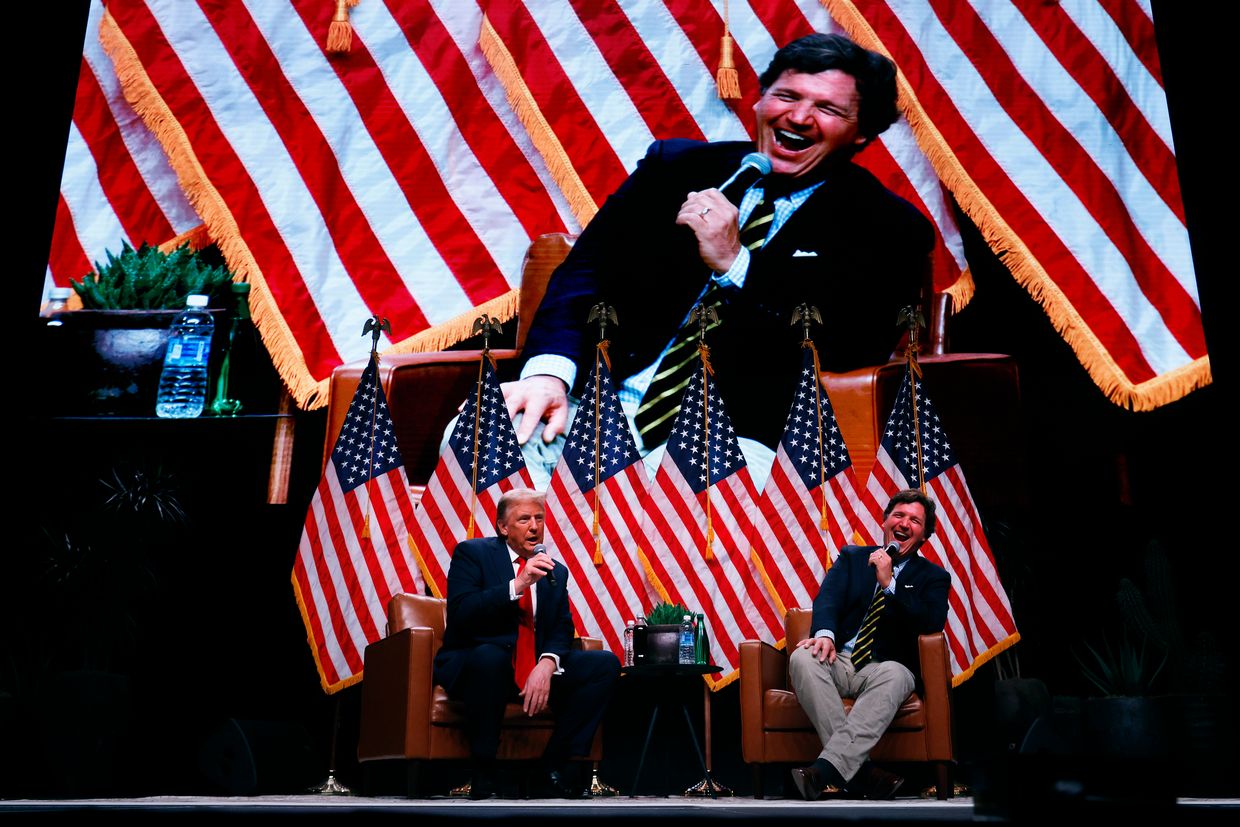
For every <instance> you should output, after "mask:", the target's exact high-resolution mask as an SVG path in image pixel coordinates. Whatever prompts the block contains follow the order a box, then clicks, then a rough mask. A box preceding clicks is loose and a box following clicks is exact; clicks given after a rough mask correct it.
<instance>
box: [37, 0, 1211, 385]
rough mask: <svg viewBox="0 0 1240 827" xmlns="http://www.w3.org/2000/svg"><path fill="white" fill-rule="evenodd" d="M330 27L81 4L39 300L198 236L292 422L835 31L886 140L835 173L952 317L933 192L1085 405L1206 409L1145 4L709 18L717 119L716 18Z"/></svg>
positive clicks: (719, 12)
mask: <svg viewBox="0 0 1240 827" xmlns="http://www.w3.org/2000/svg"><path fill="white" fill-rule="evenodd" d="M334 7H335V3H333V2H330V0H264V2H261V3H246V4H243V3H235V2H229V0H198V2H182V1H181V0H146V2H140V1H139V0H111V2H109V3H108V13H107V14H103V13H102V12H101V11H100V6H99V5H98V4H95V5H94V6H93V8H92V21H91V28H90V29H89V30H88V34H87V42H86V45H85V47H84V50H83V61H84V68H87V69H89V71H84V72H83V73H82V80H81V88H80V89H79V93H78V105H77V111H76V112H75V116H74V132H73V134H72V135H71V143H70V149H69V158H68V159H67V163H66V166H65V173H64V179H63V181H62V185H61V202H60V204H59V208H58V221H57V228H56V231H55V243H54V245H53V249H52V252H51V255H50V257H49V274H50V279H51V280H52V281H54V282H55V283H57V284H60V285H67V284H68V279H69V278H76V277H78V276H80V275H82V274H83V273H84V272H85V271H86V269H88V268H89V261H91V260H95V259H101V258H102V252H103V250H104V249H113V250H115V249H117V248H119V246H120V242H121V240H122V239H125V238H127V239H128V240H129V241H130V242H131V243H133V244H134V245H135V246H137V245H138V244H140V242H142V241H150V242H152V243H161V242H165V241H167V240H168V239H169V238H170V237H171V236H173V235H177V234H179V233H182V232H184V231H185V230H189V229H192V228H193V226H194V225H195V224H196V223H197V221H198V219H197V218H196V217H195V216H194V214H193V213H194V211H196V212H197V213H198V214H199V215H201V216H202V220H203V221H204V222H205V224H206V227H207V229H208V231H209V235H210V237H211V238H212V239H214V240H215V241H217V242H218V243H219V244H220V246H221V249H222V251H223V253H224V256H225V258H226V259H227V261H228V264H229V266H230V267H231V268H232V269H233V270H234V271H235V272H237V273H239V274H241V276H243V277H244V278H246V279H248V280H249V281H250V282H251V283H252V284H253V290H252V292H251V297H252V298H251V301H252V304H253V306H254V318H255V322H256V324H257V325H258V328H259V330H260V331H261V333H262V335H263V339H264V341H265V342H266V344H267V346H268V347H269V349H270V350H271V351H272V353H273V354H274V355H275V362H276V364H277V366H278V368H279V370H280V372H281V376H282V377H283V379H284V381H285V383H286V385H287V386H288V387H289V388H290V390H291V391H292V394H293V396H294V398H295V399H296V400H297V401H298V403H299V404H301V405H303V406H308V407H309V406H314V405H317V404H321V403H323V402H324V401H325V391H326V387H327V385H326V379H327V376H328V374H329V373H330V371H331V370H332V368H333V367H335V366H336V365H337V364H339V363H340V362H342V361H350V360H360V359H361V358H363V357H364V356H365V353H364V352H362V351H361V350H360V349H361V348H362V347H364V342H363V341H362V340H359V339H358V338H357V337H356V336H355V335H354V331H356V330H357V329H358V326H359V325H360V324H361V323H362V321H363V320H364V319H366V318H368V317H369V316H370V315H371V313H372V312H374V311H377V310H382V312H383V314H384V315H385V316H388V317H390V318H391V319H392V321H393V327H394V330H395V331H396V338H397V339H399V341H397V342H395V343H392V342H389V341H387V340H384V341H383V342H382V344H383V346H385V347H387V346H389V345H391V347H392V348H394V349H396V350H421V349H435V348H438V347H441V346H443V345H446V344H449V343H451V342H453V341H455V340H456V339H458V338H461V337H462V336H464V335H468V333H469V325H470V323H471V322H472V320H473V319H474V318H475V317H476V316H477V314H478V312H481V311H485V312H488V313H491V314H496V315H499V316H501V317H505V318H506V317H507V316H508V315H509V314H511V313H513V312H515V309H516V299H515V294H514V293H513V291H512V290H511V288H512V287H513V284H514V280H515V278H516V274H517V272H518V271H519V267H520V263H521V259H522V255H523V253H524V250H525V248H526V246H527V244H528V242H529V239H530V238H532V237H534V236H536V235H538V234H540V233H544V232H559V231H565V230H567V231H570V232H573V231H576V230H578V229H579V227H580V225H581V224H584V223H585V222H586V221H588V220H589V219H590V217H591V216H592V215H593V214H594V211H595V209H596V207H597V205H598V204H599V203H601V202H602V200H603V198H605V197H606V195H607V194H608V193H610V192H611V191H612V190H613V189H614V188H615V186H616V185H617V184H618V183H619V182H620V181H621V180H622V179H623V178H624V175H625V174H626V172H628V171H630V170H631V169H632V167H633V165H634V164H636V162H637V160H638V159H640V158H641V157H642V155H643V154H644V151H645V148H646V146H647V144H648V143H649V142H650V141H651V139H652V138H666V137H680V136H685V137H703V138H706V139H709V140H725V139H736V138H744V137H746V136H749V135H750V134H751V133H752V118H753V115H752V106H753V103H754V101H755V100H756V97H757V94H758V90H757V81H756V77H757V71H758V70H760V69H761V68H762V67H764V66H765V65H766V63H767V62H768V61H769V59H770V57H771V55H772V54H773V53H774V51H775V49H776V47H777V46H778V45H779V44H782V43H786V42H787V41H788V40H790V39H792V38H793V37H796V36H798V35H801V34H805V33H807V32H809V31H811V30H819V31H831V30H833V29H836V28H839V27H841V26H842V27H843V28H844V29H845V30H846V31H847V32H848V33H849V34H851V35H852V36H853V37H854V38H856V39H857V40H858V41H860V42H861V43H863V44H865V45H869V46H873V47H877V48H880V49H883V50H886V51H887V52H889V53H890V54H891V55H892V56H893V57H894V58H895V59H896V61H897V62H898V63H899V64H900V66H901V69H902V70H903V75H902V79H901V99H902V106H903V109H904V111H905V112H906V113H907V116H908V120H907V121H906V120H904V119H901V120H900V121H899V122H898V123H897V124H896V125H895V126H894V127H892V129H891V130H889V131H888V132H887V133H886V134H885V135H884V136H883V137H882V140H881V141H880V142H878V143H877V144H876V145H874V146H872V147H870V148H868V149H867V150H866V151H865V152H863V153H861V155H860V156H859V158H858V160H859V162H860V163H862V164H863V165H865V166H867V167H869V168H871V169H872V170H874V171H875V172H876V173H877V174H878V176H879V178H880V179H881V180H882V181H883V182H884V183H886V184H887V185H888V186H889V187H891V188H892V189H894V190H895V191H896V192H898V193H899V194H901V195H902V196H904V197H905V198H907V199H909V200H910V201H911V202H913V203H914V204H917V205H918V206H919V207H921V208H922V209H923V211H924V212H925V213H926V214H927V215H928V216H930V218H931V219H932V220H933V221H934V222H935V224H936V226H937V227H938V229H939V232H940V243H939V245H938V247H937V251H936V271H935V272H936V277H935V284H936V287H937V288H938V289H944V288H949V289H950V292H952V294H953V295H954V296H955V297H956V300H957V301H956V305H957V308H959V306H961V305H962V304H963V303H964V302H965V301H967V299H968V297H969V295H970V293H971V290H972V287H971V281H970V280H969V278H968V275H967V269H965V261H964V257H963V252H962V246H961V244H960V239H959V235H958V233H957V231H956V229H955V227H954V224H953V223H952V209H951V207H950V206H949V202H948V200H947V199H946V198H945V197H944V194H943V191H942V188H941V186H940V183H939V181H940V179H941V180H942V182H943V183H944V184H945V185H946V187H947V188H948V189H950V191H951V193H952V194H953V195H954V196H955V198H956V200H957V201H958V202H959V203H960V205H961V206H962V207H963V208H964V209H965V210H966V212H967V213H968V214H969V215H970V217H971V218H972V219H973V220H974V221H975V222H976V223H977V224H978V226H979V227H981V229H982V231H983V234H984V236H985V237H986V238H987V240H988V241H989V243H990V244H991V246H992V248H993V249H994V250H995V251H996V252H998V253H1000V254H1002V255H1003V256H1004V260H1005V262H1007V263H1008V264H1009V266H1010V267H1011V268H1012V271H1013V273H1014V275H1015V276H1016V278H1017V279H1018V280H1019V281H1020V283H1021V284H1023V285H1024V286H1025V287H1026V289H1028V291H1029V292H1030V294H1031V295H1033V296H1035V297H1036V298H1037V299H1038V300H1039V301H1040V302H1042V303H1043V305H1044V306H1045V307H1046V309H1047V312H1048V314H1049V315H1050V317H1051V319H1052V321H1053V322H1054V323H1055V324H1056V326H1057V327H1058V329H1059V330H1061V332H1062V334H1063V336H1064V338H1065V339H1066V340H1067V341H1068V342H1069V343H1070V344H1071V345H1072V346H1073V347H1074V348H1075V350H1076V352H1077V353H1078V355H1079V357H1080V360H1081V362H1082V363H1083V364H1084V365H1085V366H1086V367H1087V369H1088V370H1089V372H1090V374H1091V375H1092V376H1093V378H1094V379H1095V381H1097V383H1098V385H1099V387H1101V388H1102V389H1103V390H1104V392H1105V393H1106V394H1107V395H1108V396H1109V397H1110V398H1112V399H1114V400H1115V401H1117V402H1119V403H1121V404H1125V405H1131V406H1133V407H1135V408H1149V407H1153V406H1156V405H1159V404H1163V403H1164V402H1167V401H1171V400H1173V399H1176V398H1178V397H1179V396H1182V395H1183V394H1185V393H1187V392H1188V391H1189V390H1191V389H1193V388H1195V387H1198V386H1200V385H1202V384H1205V383H1208V382H1209V379H1210V371H1209V363H1208V360H1207V357H1206V353H1205V347H1204V337H1203V333H1202V330H1201V321H1200V310H1199V302H1198V298H1197V292H1196V285H1195V277H1194V274H1193V270H1192V264H1191V259H1190V258H1189V255H1188V245H1187V234H1186V232H1185V230H1184V219H1183V206H1182V203H1181V199H1180V194H1179V189H1178V182H1177V178H1176V171H1175V157H1174V150H1173V147H1172V142H1171V134H1170V127H1169V120H1168V117H1167V113H1166V100H1165V95H1164V93H1163V89H1162V80H1161V73H1160V69H1159V65H1158V56H1157V50H1156V47H1155V42H1154V30H1153V23H1152V20H1151V14H1150V10H1149V7H1148V3H1147V2H1146V0H1064V2H1059V3H1040V2H1036V0H1011V2H1006V1H1005V0H996V2H987V3H983V4H971V3H967V2H965V1H964V0H931V1H930V2H926V3H895V2H891V0H854V1H853V2H849V1H848V0H823V2H822V3H820V2H819V1H818V0H749V2H744V1H743V0H732V2H730V3H728V4H727V12H726V13H727V22H728V27H729V30H730V32H731V34H732V36H733V37H735V41H736V50H735V57H736V65H737V71H738V74H739V76H740V85H741V90H742V96H741V98H740V100H738V101H733V102H730V103H728V102H724V101H721V100H719V98H718V97H717V96H716V92H715V85H714V80H713V74H714V72H715V69H716V68H717V67H718V65H719V56H720V49H721V47H720V42H721V36H722V34H723V32H724V9H723V6H722V4H720V3H719V2H718V0H666V1H665V2H663V3H657V2H651V0H607V1H606V2H590V1H589V0H567V2H566V0H554V2H553V1H552V0H528V2H524V3H523V2H518V0H480V1H479V2H468V0H362V2H361V3H360V4H359V5H357V6H356V7H355V8H353V9H352V10H351V11H350V12H349V15H350V21H351V23H352V26H353V29H354V38H353V46H352V49H351V51H349V52H348V53H346V54H342V55H328V54H327V53H326V52H325V51H324V48H323V44H324V43H325V41H326V36H327V29H328V25H329V23H330V19H331V17H332V14H333V12H334ZM484 9H485V11H486V18H485V23H484V15H483V10H484ZM828 9H829V10H830V11H831V13H833V14H834V15H835V16H836V20H833V19H832V17H831V16H830V14H828ZM96 21H98V27H96ZM837 21H838V23H837ZM101 43H102V45H100V44H101ZM118 75H119V77H120V78H121V79H122V80H121V81H118V80H117V76H118ZM125 96H128V97H129V98H130V99H131V100H133V101H134V102H135V103H134V109H135V110H136V111H137V113H138V114H139V115H140V116H141V118H142V119H143V121H144V122H145V124H146V128H147V129H148V130H149V132H147V133H146V134H143V133H142V128H141V127H140V126H139V125H138V124H137V123H135V122H134V121H133V117H132V115H131V114H129V112H130V110H129V104H128V103H126V101H125V99H124V97H125ZM118 133H119V135H120V137H121V140H120V142H118V141H117V140H116V136H117V134H118ZM154 141H158V142H159V144H160V145H161V146H162V148H163V150H164V152H165V153H166V154H167V156H168V161H167V162H165V161H163V160H161V159H159V158H158V157H157V153H149V152H148V151H147V150H148V149H152V148H154ZM121 143H123V147H122V146H120V144H121ZM919 145H920V147H921V148H925V149H926V150H927V154H926V155H923V153H922V150H921V148H919ZM927 156H928V158H929V160H927ZM174 173H175V176H179V180H177V179H176V178H174ZM179 192H183V193H185V194H186V195H185V196H181V195H178V193H179ZM190 203H192V204H193V210H190V209H188V208H187V204H190ZM160 214H162V215H163V217H162V218H161V217H160ZM962 270H963V271H964V275H963V276H961V272H962ZM480 304H485V305H486V306H485V307H478V309H477V310H475V309H473V308H474V307H475V306H477V305H480Z"/></svg>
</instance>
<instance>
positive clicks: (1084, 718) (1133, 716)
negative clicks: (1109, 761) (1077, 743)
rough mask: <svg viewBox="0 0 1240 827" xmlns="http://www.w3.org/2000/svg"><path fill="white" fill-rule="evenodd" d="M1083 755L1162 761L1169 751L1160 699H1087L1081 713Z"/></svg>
mask: <svg viewBox="0 0 1240 827" xmlns="http://www.w3.org/2000/svg"><path fill="white" fill-rule="evenodd" d="M1081 736H1082V739H1083V743H1084V747H1085V751H1086V753H1087V754H1089V755H1095V756H1099V757H1122V758H1128V759H1134V760H1137V759H1150V760H1153V759H1163V758H1166V757H1167V755H1168V752H1169V748H1170V742H1169V738H1168V730H1167V724H1166V716H1165V704H1164V703H1163V701H1162V699H1160V698H1138V697H1126V696H1110V697H1106V698H1088V699H1086V701H1085V704H1084V706H1083V707H1082V710H1081Z"/></svg>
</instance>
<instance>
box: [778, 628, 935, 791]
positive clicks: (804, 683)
mask: <svg viewBox="0 0 1240 827" xmlns="http://www.w3.org/2000/svg"><path fill="white" fill-rule="evenodd" d="M788 672H789V675H790V677H791V679H792V688H793V689H794V690H795V691H796V693H797V700H798V701H800V703H801V707H802V708H803V709H804V710H805V713H806V714H807V715H808V716H809V719H810V721H812V722H813V724H814V729H816V730H817V731H818V737H819V738H820V739H821V740H822V752H821V753H819V757H820V758H825V759H826V760H827V761H829V762H831V765H832V766H833V767H835V768H836V770H838V771H839V773H840V775H841V776H843V777H844V780H845V781H851V780H852V777H853V776H854V775H856V774H857V770H859V769H861V765H862V764H863V763H865V760H866V758H868V757H869V755H870V750H872V749H873V748H874V745H875V744H876V743H878V739H879V738H881V737H882V735H883V733H884V732H886V731H887V727H888V726H889V725H890V724H891V722H892V720H893V719H895V717H896V712H897V711H898V710H899V709H900V705H901V704H902V703H904V700H905V699H906V698H908V696H909V693H910V692H912V691H913V683H914V682H913V673H912V672H910V671H908V668H907V667H905V666H904V664H902V663H900V662H899V661H894V660H889V661H882V662H871V663H867V664H866V665H865V668H863V669H862V670H861V671H860V672H856V671H854V670H853V665H852V659H851V658H850V657H849V655H847V654H844V653H840V654H839V656H838V657H837V658H836V659H835V663H833V664H829V663H819V662H818V659H817V658H816V657H814V656H813V655H811V654H810V652H809V650H808V649H795V650H793V652H792V657H791V658H790V659H789V663H788ZM842 698H853V699H854V701H853V707H852V711H851V712H849V713H845V712H844V702H843V700H841V699H842Z"/></svg>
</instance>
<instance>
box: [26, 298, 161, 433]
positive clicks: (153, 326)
mask: <svg viewBox="0 0 1240 827" xmlns="http://www.w3.org/2000/svg"><path fill="white" fill-rule="evenodd" d="M180 312H181V311H180V310H76V311H72V312H67V313H59V314H56V315H55V316H54V317H53V318H52V321H53V322H60V324H59V325H54V326H50V327H48V328H47V335H48V339H49V347H48V353H49V356H50V357H51V371H52V373H53V375H55V376H58V377H59V378H60V379H61V381H60V382H59V383H57V384H58V393H57V394H56V395H55V398H54V399H53V410H52V413H55V414H61V415H67V416H154V414H155V393H156V391H157V389H158V387H159V374H160V371H161V370H162V368H163V362H164V351H165V349H166V348H167V345H168V329H169V328H170V327H171V326H172V320H173V319H174V318H175V317H176V315H177V314H178V313H180Z"/></svg>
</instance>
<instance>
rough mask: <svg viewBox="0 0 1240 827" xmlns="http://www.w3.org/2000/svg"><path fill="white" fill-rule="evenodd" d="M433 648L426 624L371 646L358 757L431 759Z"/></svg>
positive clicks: (431, 633) (363, 759)
mask: <svg viewBox="0 0 1240 827" xmlns="http://www.w3.org/2000/svg"><path fill="white" fill-rule="evenodd" d="M434 648H435V636H434V632H432V631H431V630H430V629H429V628H426V627H424V626H420V627H416V628H412V629H403V630H401V631H399V632H397V633H396V634H394V635H391V636H389V637H386V638H384V639H383V640H379V641H376V642H375V643H372V644H370V645H369V646H367V647H366V660H365V671H364V675H365V677H364V678H363V680H362V716H361V732H360V734H359V737H358V744H357V756H358V759H359V760H361V761H369V760H376V759H381V758H428V757H430V742H429V734H430V716H431V700H432V697H433V689H434V687H433V683H434V678H433V673H434V658H435V653H434Z"/></svg>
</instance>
